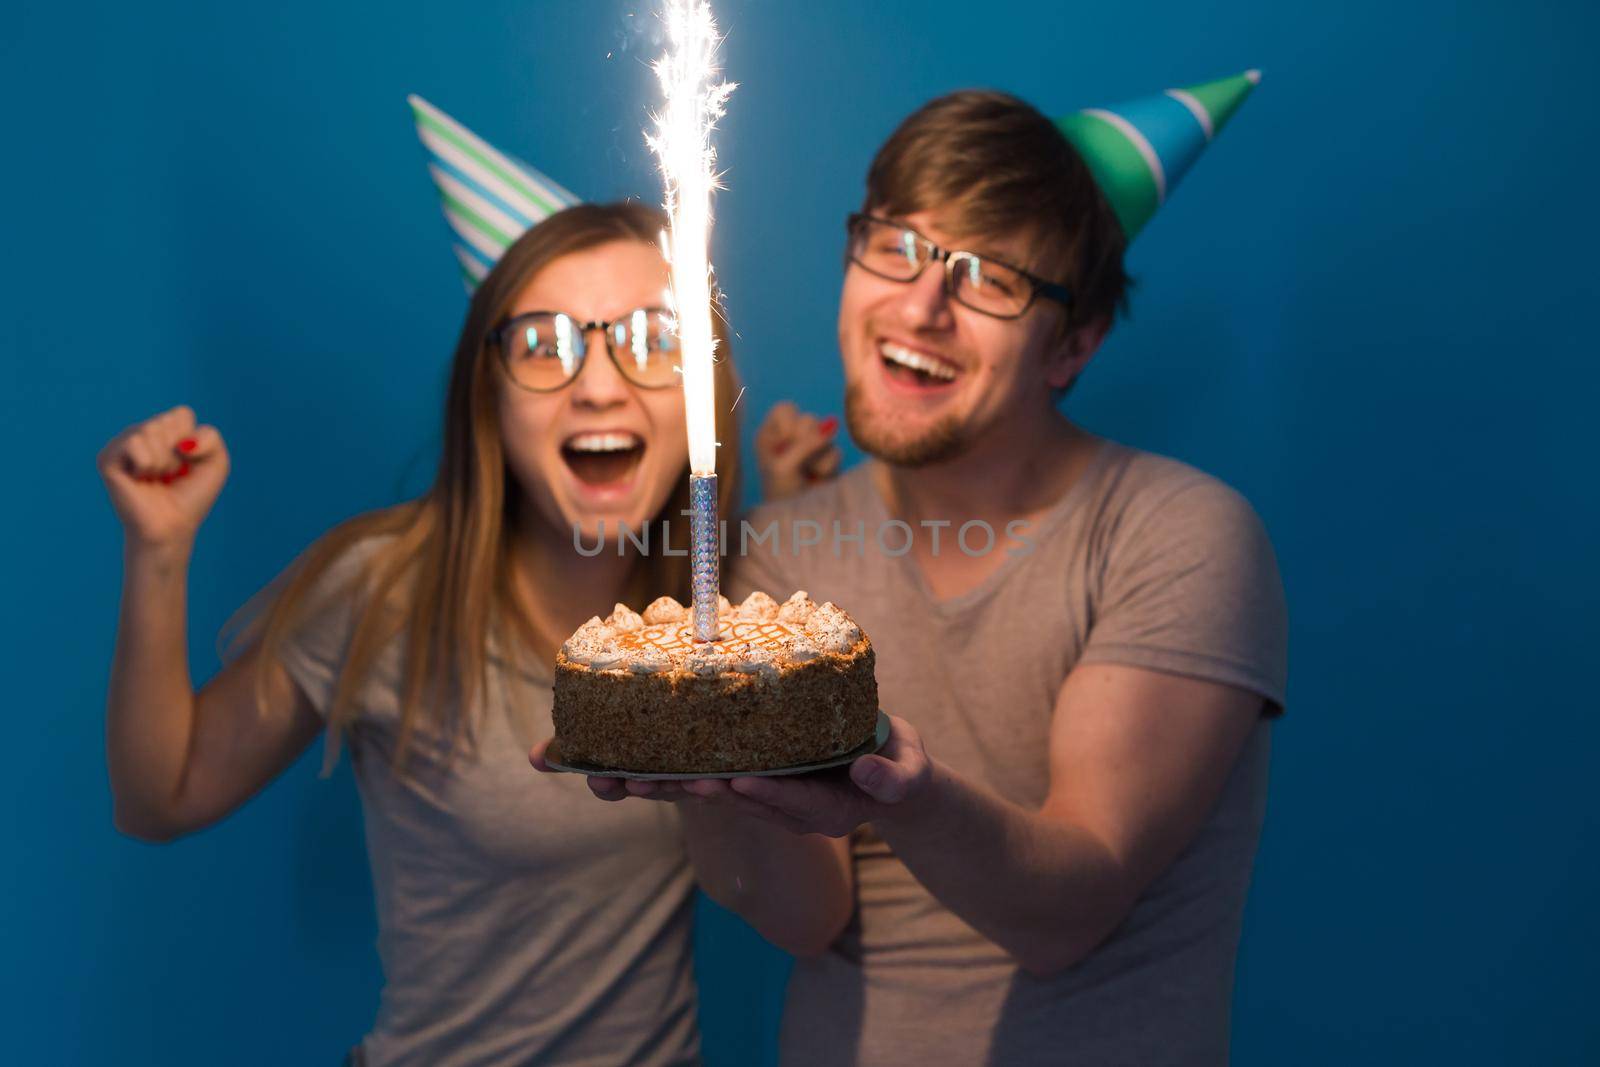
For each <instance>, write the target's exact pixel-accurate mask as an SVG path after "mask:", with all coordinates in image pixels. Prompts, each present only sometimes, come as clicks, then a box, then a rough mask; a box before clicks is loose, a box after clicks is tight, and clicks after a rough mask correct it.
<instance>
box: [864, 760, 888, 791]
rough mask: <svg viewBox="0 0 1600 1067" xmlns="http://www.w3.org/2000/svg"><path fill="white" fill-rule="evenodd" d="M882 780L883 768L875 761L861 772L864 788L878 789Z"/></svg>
mask: <svg viewBox="0 0 1600 1067" xmlns="http://www.w3.org/2000/svg"><path fill="white" fill-rule="evenodd" d="M881 781H883V768H882V767H879V766H878V765H877V764H875V763H874V764H873V765H872V766H870V767H867V768H866V769H865V770H863V771H862V772H861V785H862V787H863V788H866V789H876V788H878V783H879V782H881Z"/></svg>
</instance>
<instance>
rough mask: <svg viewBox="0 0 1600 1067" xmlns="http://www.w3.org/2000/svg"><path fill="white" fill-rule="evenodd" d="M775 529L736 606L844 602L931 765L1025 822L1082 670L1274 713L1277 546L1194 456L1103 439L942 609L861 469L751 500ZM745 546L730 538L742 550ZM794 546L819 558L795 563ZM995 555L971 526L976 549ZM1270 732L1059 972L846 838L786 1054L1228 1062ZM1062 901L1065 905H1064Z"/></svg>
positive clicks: (948, 542)
mask: <svg viewBox="0 0 1600 1067" xmlns="http://www.w3.org/2000/svg"><path fill="white" fill-rule="evenodd" d="M944 518H948V519H949V520H950V521H951V522H952V525H951V526H949V527H946V528H941V529H940V533H941V535H942V539H943V540H942V549H941V550H942V551H945V552H955V551H959V550H960V547H959V542H958V540H957V539H958V537H959V536H960V526H961V525H962V522H963V520H964V518H965V517H964V516H959V515H951V516H947V517H944ZM773 521H776V522H777V526H778V529H777V533H778V536H779V537H780V538H781V541H779V542H774V541H770V540H769V541H767V542H766V543H765V544H764V545H762V546H761V547H759V548H756V549H752V548H751V546H750V544H749V539H748V538H747V540H746V543H745V545H744V548H745V549H746V550H747V551H746V553H745V554H744V555H742V556H740V558H738V560H737V565H738V566H737V572H736V579H735V581H734V582H733V583H731V584H732V586H733V592H734V593H735V594H737V595H740V596H742V595H744V594H745V593H746V592H748V591H749V590H750V589H762V590H764V591H765V592H767V593H770V594H771V595H772V596H774V597H776V598H778V599H779V600H782V599H783V598H785V597H787V596H788V595H789V593H790V592H791V591H793V590H795V589H805V590H807V591H808V592H809V593H810V594H811V595H812V597H814V598H816V599H817V600H819V601H820V600H823V599H828V600H833V601H835V602H836V603H837V604H839V606H840V607H842V608H844V609H845V610H847V611H849V612H850V613H851V614H852V615H853V616H854V617H855V618H856V620H857V621H858V622H860V624H861V627H862V629H864V630H865V631H866V632H867V634H868V635H869V636H870V637H871V638H872V641H873V644H874V646H875V648H876V651H877V672H878V686H879V693H880V696H881V699H882V702H883V706H884V708H885V709H886V710H888V711H890V712H892V713H894V714H897V715H901V716H904V717H905V718H906V719H908V720H910V721H911V723H912V724H913V725H914V726H915V727H916V728H917V730H918V732H919V733H920V734H921V735H922V737H923V739H924V741H925V743H926V744H927V747H928V752H929V754H930V755H932V756H933V757H935V758H937V759H940V760H942V761H944V762H945V763H947V764H948V765H950V766H952V767H954V768H956V769H957V770H958V771H960V772H961V773H962V774H963V775H965V776H966V777H968V778H969V779H971V780H974V781H978V782H982V783H983V784H984V785H986V786H987V787H988V788H990V789H992V790H994V791H995V792H996V793H998V794H999V795H1001V796H1003V797H1005V798H1006V799H1008V800H1010V801H1012V802H1013V803H1016V804H1019V805H1022V806H1023V807H1025V808H1028V809H1030V810H1037V809H1038V808H1039V806H1040V805H1041V804H1042V803H1043V801H1044V800H1045V797H1046V794H1047V792H1048V790H1049V788H1050V775H1049V748H1050V745H1049V737H1050V723H1051V719H1052V716H1053V714H1054V710H1055V704H1056V697H1057V695H1058V694H1059V693H1060V690H1061V686H1062V683H1063V682H1064V681H1065V680H1066V677H1067V674H1068V673H1069V672H1070V671H1071V670H1072V669H1073V668H1074V667H1075V666H1077V665H1079V664H1084V663H1117V664H1127V665H1132V666H1137V667H1145V668H1148V669H1152V670H1157V671H1164V672H1170V673H1174V674H1181V675H1186V676H1190V677H1194V678H1201V679H1206V680H1209V681H1215V682H1221V683H1223V684H1226V685H1230V686H1235V687H1238V688H1241V689H1245V690H1248V691H1251V692H1254V693H1258V694H1260V696H1261V697H1262V699H1263V703H1264V706H1266V707H1267V708H1268V709H1269V710H1271V709H1277V708H1281V707H1282V704H1283V700H1284V682H1285V674H1286V665H1285V661H1286V653H1285V613H1284V604H1283V592H1282V586H1281V584H1280V582H1279V578H1278V572H1277V565H1276V562H1275V560H1274V558H1273V553H1272V546H1271V544H1270V543H1269V542H1268V540H1267V537H1266V533H1265V531H1264V530H1263V529H1262V527H1261V523H1260V521H1259V520H1258V519H1257V518H1256V515H1255V513H1254V511H1252V510H1251V508H1250V505H1249V504H1248V503H1246V502H1245V501H1244V499H1243V498H1242V497H1240V496H1239V494H1237V493H1235V492H1234V491H1233V490H1231V489H1229V488H1228V487H1227V486H1226V485H1223V484H1222V483H1221V482H1219V481H1217V480H1216V479H1214V478H1211V477H1209V476H1207V475H1205V474H1202V473H1201V472H1199V471H1197V470H1195V469H1193V468H1192V467H1188V466H1185V465H1184V464H1182V463H1178V462H1175V461H1173V460H1169V459H1164V458H1162V457H1160V456H1155V455H1151V454H1149V453H1145V452H1139V451H1136V450H1133V449H1129V448H1125V447H1123V446H1120V445H1116V444H1114V443H1112V442H1102V443H1100V445H1099V447H1098V451H1097V453H1096V458H1095V461H1094V462H1093V463H1092V464H1091V466H1090V468H1089V470H1088V471H1087V473H1085V474H1084V475H1083V476H1082V477H1081V478H1079V479H1078V481H1077V482H1076V483H1075V484H1074V485H1073V487H1072V488H1071V490H1070V491H1068V492H1067V493H1066V494H1065V496H1064V497H1063V498H1062V499H1061V500H1060V501H1059V502H1057V503H1056V505H1054V506H1053V507H1051V508H1050V509H1048V511H1047V512H1046V513H1045V514H1043V515H1042V516H1040V517H1039V518H1038V519H1037V520H1036V521H1035V522H1033V523H1032V524H1031V525H1030V526H1029V527H1028V528H1027V529H1026V530H1019V531H1017V533H1019V534H1020V535H1021V537H1025V538H1027V539H1028V540H1029V541H1030V542H1031V545H1032V547H1031V550H1028V549H1027V546H1026V545H1025V544H1024V543H1023V542H1022V541H1021V539H1020V538H1012V537H1007V535H1006V533H1005V531H1002V530H996V531H995V535H996V538H995V549H994V550H995V551H1000V552H1008V551H1015V552H1016V554H1015V555H1014V556H1011V557H1009V558H1007V559H1006V560H1005V561H1004V562H1003V563H1002V564H1001V566H1000V567H999V569H998V570H997V571H996V572H995V573H993V574H991V575H990V577H989V578H988V579H987V580H985V581H984V582H983V583H982V584H980V585H979V586H978V588H976V589H974V590H973V591H971V592H970V593H967V594H965V595H963V596H959V597H956V598H954V599H948V600H938V599H936V598H935V597H934V596H933V595H932V594H931V593H930V592H929V590H928V589H927V587H926V585H925V584H924V582H923V581H922V578H921V575H920V572H919V571H918V570H917V568H916V566H915V564H914V563H913V562H912V561H911V559H910V558H909V556H905V555H899V556H897V555H895V554H894V553H897V552H902V551H903V550H904V546H905V545H906V541H905V532H904V531H903V530H900V529H898V528H895V527H892V526H891V527H885V523H887V522H889V521H891V517H890V515H889V514H888V512H887V510H886V509H885V506H884V503H883V500H882V498H881V496H880V495H879V494H878V492H877V490H876V488H875V486H874V484H873V481H872V478H871V465H870V464H868V465H864V466H862V467H858V468H856V469H855V470H853V471H851V472H850V473H849V474H847V475H845V476H844V477H843V478H841V479H839V480H838V481H837V482H834V483H831V484H829V485H825V486H821V487H818V488H817V489H815V490H813V491H811V492H808V493H806V494H804V495H802V496H799V497H796V498H792V499H790V500H785V501H780V502H778V503H777V504H774V505H770V506H768V507H766V508H763V509H761V510H760V511H759V512H758V513H757V514H756V515H755V516H753V517H752V519H751V520H750V524H751V527H752V531H753V533H752V535H751V536H752V537H755V536H760V535H762V534H764V533H766V532H767V527H768V526H769V524H771V523H772V522H773ZM836 524H837V525H836ZM880 531H884V532H883V534H882V539H881V542H880ZM740 533H741V531H740V530H737V529H730V533H729V538H730V544H731V545H732V546H733V547H732V549H731V551H734V552H736V553H737V552H738V551H739V541H738V538H739V536H740ZM795 534H798V535H799V536H798V537H795V536H793V535H795ZM931 534H932V528H924V529H923V530H921V531H920V535H921V536H924V537H931ZM858 535H859V539H854V538H856V537H857V536H858ZM836 537H837V538H838V540H837V541H836V540H835V538H836ZM796 541H813V542H816V543H815V544H813V545H812V546H811V547H808V548H802V549H800V550H799V551H798V552H796V551H795V549H794V547H793V546H794V543H795V542H796ZM986 541H987V539H986V537H985V536H984V535H983V533H982V531H981V530H980V529H978V528H972V529H969V530H968V531H967V545H968V548H969V549H970V550H972V551H979V550H981V549H982V548H983V547H984V546H985V545H986ZM923 543H924V544H928V541H926V540H925V541H924V542H923ZM1269 730H1270V726H1269V725H1268V720H1267V719H1266V718H1265V717H1264V718H1263V719H1262V721H1261V723H1260V725H1258V726H1257V727H1256V729H1255V732H1254V733H1253V734H1252V736H1251V737H1250V739H1249V741H1248V742H1247V744H1246V745H1245V748H1244V751H1243V752H1242V753H1241V754H1240V756H1239V758H1238V762H1237V763H1236V764H1235V766H1234V769H1233V772H1232V775H1231V776H1230V777H1229V779H1228V782H1227V785H1226V787H1225V788H1224V791H1223V795H1222V797H1221V798H1220V800H1219V801H1218V802H1217V804H1216V805H1215V806H1214V807H1213V809H1212V810H1211V812H1210V814H1209V815H1208V816H1207V818H1206V821H1205V823H1204V825H1203V826H1202V827H1201V828H1200V830H1199V832H1198V833H1197V834H1196V836H1195V839H1194V841H1193V842H1192V843H1191V844H1190V845H1189V847H1188V849H1187V850H1186V851H1185V852H1184V853H1183V854H1182V855H1180V856H1179V858H1178V859H1177V860H1176V861H1175V862H1174V863H1173V865H1172V866H1171V867H1170V868H1168V869H1167V871H1166V872H1165V873H1163V874H1162V875H1161V876H1160V877H1158V878H1157V879H1156V880H1155V881H1154V882H1153V883H1152V884H1151V885H1150V886H1149V887H1148V888H1147V889H1146V890H1145V891H1144V893H1143V894H1142V895H1141V896H1140V898H1139V900H1138V902H1137V903H1136V904H1135V906H1134V908H1133V911H1132V912H1131V914H1129V915H1128V917H1127V918H1126V919H1125V920H1124V921H1123V923H1122V925H1121V926H1120V927H1119V928H1118V929H1117V930H1116V931H1115V932H1114V933H1113V934H1112V935H1111V936H1110V937H1109V938H1108V939H1107V940H1106V941H1105V942H1104V943H1103V944H1101V945H1100V946H1099V947H1098V948H1097V949H1095V950H1094V952H1092V953H1091V954H1090V955H1089V956H1088V957H1086V958H1085V959H1084V960H1083V961H1081V962H1080V963H1078V964H1077V965H1076V966H1074V967H1072V968H1070V969H1068V970H1067V971H1065V972H1064V973H1061V974H1059V975H1056V976H1054V977H1051V978H1033V977H1030V976H1029V975H1027V974H1026V973H1024V972H1023V971H1021V970H1020V969H1019V968H1018V967H1017V965H1016V963H1015V962H1014V961H1013V960H1012V958H1011V957H1010V956H1008V955H1007V954H1006V952H1005V951H1004V950H1003V949H1001V948H1000V947H999V946H998V945H996V944H995V943H994V942H992V941H990V940H988V939H987V938H985V937H984V936H983V935H982V934H980V933H978V932H977V931H976V930H974V929H973V928H972V927H971V926H969V925H967V924H966V923H965V922H963V921H962V920H961V919H960V918H958V917H957V916H956V915H955V914H954V913H953V912H951V911H950V910H949V909H948V908H946V907H944V906H943V905H942V904H940V903H939V901H938V900H937V899H935V898H934V897H933V895H932V894H930V893H929V892H928V891H927V890H926V889H925V888H923V886H922V885H921V883H919V882H918V881H917V879H916V876H915V875H914V874H913V873H912V872H911V871H910V869H909V868H907V867H906V865H905V864H904V863H902V862H901V861H900V860H899V858H898V857H896V856H895V854H894V852H893V851H892V850H891V849H890V848H889V846H888V845H887V844H886V843H885V842H884V841H883V839H882V838H881V837H879V836H878V835H877V833H875V832H874V831H873V829H872V827H871V826H870V825H868V826H864V827H862V828H860V829H859V830H857V831H856V833H855V834H854V835H853V836H852V839H851V844H852V855H853V860H854V869H855V891H856V909H855V914H854V917H853V918H852V920H851V922H850V924H849V926H848V928H847V929H846V930H845V932H844V934H843V936H841V937H840V938H839V940H838V941H837V942H836V943H835V944H834V945H833V946H832V948H831V949H830V950H829V951H828V952H826V953H824V954H823V955H822V956H820V957H818V958H816V959H809V960H801V961H799V962H798V963H797V964H796V966H795V969H794V972H793V975H792V977H791V978H790V981H789V993H788V1004H787V1007H786V1009H785V1014H784V1022H783V1035H782V1045H783V1062H784V1063H786V1064H795V1065H797V1067H798V1065H807V1067H809V1065H811V1064H823V1063H825V1064H829V1065H834V1064H884V1065H900V1064H944V1063H951V1064H954V1063H960V1064H984V1063H990V1064H1006V1065H1010V1064H1032V1063H1062V1064H1093V1065H1096V1067H1104V1065H1111V1064H1129V1065H1139V1067H1147V1065H1150V1064H1196V1065H1198V1064H1206V1065H1210V1064H1221V1063H1225V1062H1226V1060H1227V1050H1228V1011H1229V1002H1230V996H1231V993H1232V988H1233V963H1234V954H1235V950H1236V948H1237V945H1238V940H1239V929H1240V923H1241V917H1242V914H1243V911H1244V903H1245V895H1246V891H1247V890H1248V888H1249V884H1250V868H1251V863H1252V860H1253V859H1254V856H1255V849H1256V841H1257V838H1258V836H1259V832H1260V828H1261V822H1262V816H1263V812H1264V806H1265V801H1266V789H1267V755H1268V747H1269V744H1268V737H1269ZM1073 907H1074V904H1073V901H1071V900H1069V899H1064V900H1062V901H1061V910H1062V913H1063V914H1068V913H1070V912H1071V910H1072V909H1073Z"/></svg>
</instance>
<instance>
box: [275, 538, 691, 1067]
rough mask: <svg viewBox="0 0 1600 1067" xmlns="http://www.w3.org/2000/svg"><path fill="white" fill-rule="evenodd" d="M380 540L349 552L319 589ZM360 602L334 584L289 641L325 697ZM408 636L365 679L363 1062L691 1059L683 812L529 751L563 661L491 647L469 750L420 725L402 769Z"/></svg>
mask: <svg viewBox="0 0 1600 1067" xmlns="http://www.w3.org/2000/svg"><path fill="white" fill-rule="evenodd" d="M375 544H376V542H365V543H363V544H362V545H360V546H357V548H356V549H353V550H351V551H350V552H349V553H347V554H346V555H345V557H343V558H342V559H340V560H339V561H338V562H337V563H336V564H335V565H334V566H333V567H332V568H331V569H330V570H329V572H328V574H327V576H326V577H325V579H324V580H323V582H322V583H321V589H319V591H318V596H319V599H320V598H321V595H322V594H323V593H324V592H332V591H336V590H339V589H341V588H343V587H345V586H346V584H347V583H348V582H349V580H350V578H351V577H352V576H353V575H355V574H356V570H357V568H358V567H359V565H360V563H361V562H362V560H363V559H364V558H365V557H366V556H368V555H370V552H371V549H372V547H373V546H374V545H375ZM353 602H354V601H353V600H352V598H351V597H350V596H348V595H346V596H341V597H338V598H336V599H334V600H332V601H331V603H330V604H329V606H328V607H327V608H326V609H324V610H321V611H318V612H316V613H315V615H314V616H313V617H312V619H311V620H310V622H309V623H308V624H307V625H306V626H304V627H303V628H302V629H301V631H300V632H299V633H298V634H297V635H296V636H295V638H294V639H293V640H292V641H291V642H290V644H289V645H288V647H287V649H286V650H285V655H284V665H285V667H286V668H287V670H288V672H289V674H290V675H291V677H293V678H294V680H295V682H296V683H298V684H299V686H300V688H301V689H302V690H304V692H305V694H306V695H307V696H308V697H309V698H310V700H311V703H312V704H313V705H315V706H316V708H317V709H318V710H319V711H320V712H321V713H322V714H323V715H326V714H327V713H328V711H329V709H330V708H331V704H332V697H333V691H334V685H335V681H336V679H337V677H338V671H339V668H340V665H341V663H342V661H343V657H344V654H345V650H346V648H347V647H348V644H349V639H350V627H351V614H352V604H353ZM399 644H400V643H399V642H398V641H396V642H394V643H393V644H392V645H391V647H390V648H388V649H387V650H386V651H385V652H384V653H383V655H382V656H381V657H380V658H379V660H378V663H377V666H376V669H375V671H374V673H373V675H372V676H371V677H370V678H369V680H368V682H367V683H366V685H365V686H364V688H363V689H362V690H361V692H360V696H359V700H358V709H359V712H360V717H359V719H358V721H357V722H356V724H355V726H354V728H353V730H352V736H351V738H350V753H351V758H352V762H353V764H354V767H355V775H356V782H357V785H358V787H359V789H360V792H361V803H362V809H363V811H364V813H365V821H366V838H367V854H368V858H369V860H370V862H371V864H372V884H373V890H374V892H375V894H376V897H377V911H378V954H379V956H380V957H381V959H382V963H383V974H384V987H383V994H382V999H381V1001H380V1004H379V1008H378V1018H377V1021H376V1022H375V1023H374V1024H373V1027H372V1031H371V1032H370V1033H369V1034H368V1035H367V1036H366V1038H365V1039H364V1040H363V1042H362V1051H363V1053H364V1055H365V1057H366V1063H367V1064H369V1065H372V1067H387V1065H391V1064H394V1065H402V1064H403V1065H417V1067H489V1065H498V1064H529V1063H539V1064H584V1065H593V1067H614V1065H616V1064H621V1063H628V1064H680V1063H687V1062H694V1061H696V1060H697V1058H698V1054H699V1037H698V1031H697V1029H696V1020H695V990H694V979H693V974H692V971H691V947H690V934H691V916H692V912H691V899H692V898H691V894H692V888H693V879H692V874H691V871H690V868H689V864H688V858H687V853H686V851H685V845H684V841H683V836H682V830H681V827H680V825H679V822H678V818H677V813H676V812H675V811H674V810H673V808H672V807H671V805H666V804H602V803H598V802H596V800H595V799H594V797H593V796H592V795H591V794H590V793H589V790H588V787H587V786H586V785H585V783H584V779H583V778H582V777H580V776H578V775H566V774H559V775H547V774H539V773H537V772H535V771H534V770H533V769H532V768H531V767H529V766H528V758H527V752H528V749H529V747H530V746H531V745H532V743H533V741H534V740H535V739H537V738H542V737H548V736H550V734H551V723H550V700H551V689H550V684H551V683H550V676H549V675H548V674H547V673H534V674H526V673H519V672H518V671H517V670H516V668H515V667H513V666H512V665H511V664H509V663H508V662H507V660H506V659H505V658H504V657H503V656H501V655H499V654H498V652H497V650H496V649H495V648H494V647H493V646H491V663H490V666H491V669H490V678H489V695H488V700H487V702H486V709H485V714H484V716H483V719H482V721H481V724H480V727H479V732H478V738H477V745H476V749H475V751H471V752H458V753H457V754H456V755H455V757H454V759H453V761H452V762H448V763H447V761H446V760H445V755H446V747H447V746H446V744H445V738H446V736H447V735H446V734H445V733H444V732H442V731H440V730H437V729H435V728H432V727H430V726H428V725H426V724H422V723H419V725H418V726H417V728H416V731H415V733H414V734H413V735H412V743H411V748H410V750H409V751H410V756H409V760H408V762H407V764H406V769H405V774H404V776H401V775H397V773H396V771H395V769H394V767H393V765H392V761H391V757H392V755H393V752H394V744H395V741H396V737H397V733H398V729H399V710H400V709H399V697H398V693H399V673H398V672H399V661H400V648H399ZM336 1059H337V1054H336V1053H335V1052H333V1051H332V1050H330V1052H329V1061H330V1062H334V1061H335V1060H336Z"/></svg>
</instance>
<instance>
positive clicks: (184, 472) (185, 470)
mask: <svg viewBox="0 0 1600 1067" xmlns="http://www.w3.org/2000/svg"><path fill="white" fill-rule="evenodd" d="M188 474H189V465H188V464H187V463H185V464H184V465H183V466H181V467H179V468H178V473H177V474H174V475H173V476H172V477H173V478H174V479H177V478H184V477H187V476H188Z"/></svg>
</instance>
